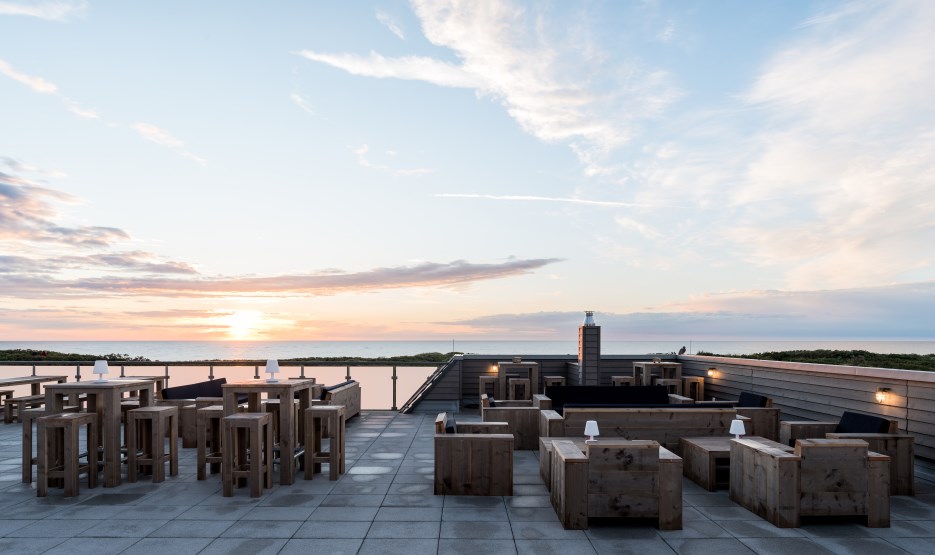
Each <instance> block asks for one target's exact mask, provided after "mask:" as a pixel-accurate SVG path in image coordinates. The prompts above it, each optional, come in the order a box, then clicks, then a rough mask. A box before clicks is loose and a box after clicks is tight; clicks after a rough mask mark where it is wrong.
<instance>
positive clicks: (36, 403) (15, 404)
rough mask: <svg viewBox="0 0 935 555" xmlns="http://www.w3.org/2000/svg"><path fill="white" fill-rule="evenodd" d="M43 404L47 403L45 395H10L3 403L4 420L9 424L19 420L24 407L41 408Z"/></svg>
mask: <svg viewBox="0 0 935 555" xmlns="http://www.w3.org/2000/svg"><path fill="white" fill-rule="evenodd" d="M43 405H45V395H26V396H25V397H9V398H7V399H6V400H5V401H4V403H3V421H4V422H5V423H7V424H10V423H12V422H19V414H20V411H22V410H23V409H33V408H39V407H42V406H43Z"/></svg>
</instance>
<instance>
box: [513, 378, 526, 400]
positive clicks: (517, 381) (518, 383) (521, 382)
mask: <svg viewBox="0 0 935 555" xmlns="http://www.w3.org/2000/svg"><path fill="white" fill-rule="evenodd" d="M529 382H530V380H529V378H508V379H507V383H508V387H507V389H508V390H509V394H510V397H509V398H510V399H514V400H516V399H532V389H531V388H530V384H529ZM520 388H522V392H523V393H522V395H517V394H516V392H517V390H519V389H520Z"/></svg>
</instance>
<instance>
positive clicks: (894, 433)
mask: <svg viewBox="0 0 935 555" xmlns="http://www.w3.org/2000/svg"><path fill="white" fill-rule="evenodd" d="M779 437H780V439H779V442H780V443H785V444H787V445H791V446H795V442H796V440H798V439H815V438H826V439H862V440H864V441H866V442H867V443H868V444H869V445H870V450H871V451H875V452H877V453H882V454H884V455H887V456H889V457H890V459H891V463H890V480H889V484H890V494H891V495H914V494H915V448H914V445H915V438H913V436H911V435H909V434H901V433H899V428H898V422H897V421H896V420H893V419H889V418H884V417H882V416H876V415H872V414H861V413H857V412H850V411H845V412H844V413H843V414H842V415H841V419H840V420H839V421H837V422H813V421H785V422H781V423H780V430H779Z"/></svg>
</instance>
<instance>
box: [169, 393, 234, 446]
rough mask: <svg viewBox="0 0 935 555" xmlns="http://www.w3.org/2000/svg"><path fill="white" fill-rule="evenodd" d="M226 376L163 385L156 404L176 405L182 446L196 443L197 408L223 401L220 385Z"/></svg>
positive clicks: (195, 444) (218, 403)
mask: <svg viewBox="0 0 935 555" xmlns="http://www.w3.org/2000/svg"><path fill="white" fill-rule="evenodd" d="M226 383H227V378H217V379H214V380H208V381H204V382H196V383H192V384H186V385H179V386H176V387H165V388H163V389H162V390H161V391H160V393H159V398H157V399H156V405H157V406H173V407H178V410H179V418H178V426H179V429H178V435H179V436H180V437H181V438H182V447H186V448H193V447H196V446H197V445H198V442H197V434H196V423H197V422H196V421H197V415H198V413H197V410H198V409H200V408H204V407H210V406H211V405H220V404H222V403H223V400H222V397H223V388H222V387H221V386H222V385H224V384H226Z"/></svg>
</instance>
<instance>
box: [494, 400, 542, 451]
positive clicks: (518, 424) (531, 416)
mask: <svg viewBox="0 0 935 555" xmlns="http://www.w3.org/2000/svg"><path fill="white" fill-rule="evenodd" d="M486 397H487V396H486V395H481V409H480V411H481V420H483V421H484V422H506V423H507V424H508V425H509V433H511V434H513V439H514V447H515V448H516V449H520V450H535V449H538V448H539V411H540V409H542V408H548V406H549V405H548V403H547V401H548V400H549V399H548V397H546V396H544V395H533V399H532V400H527V401H496V402H492V401H491V400H490V399H487V398H486ZM518 403H522V404H518Z"/></svg>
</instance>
